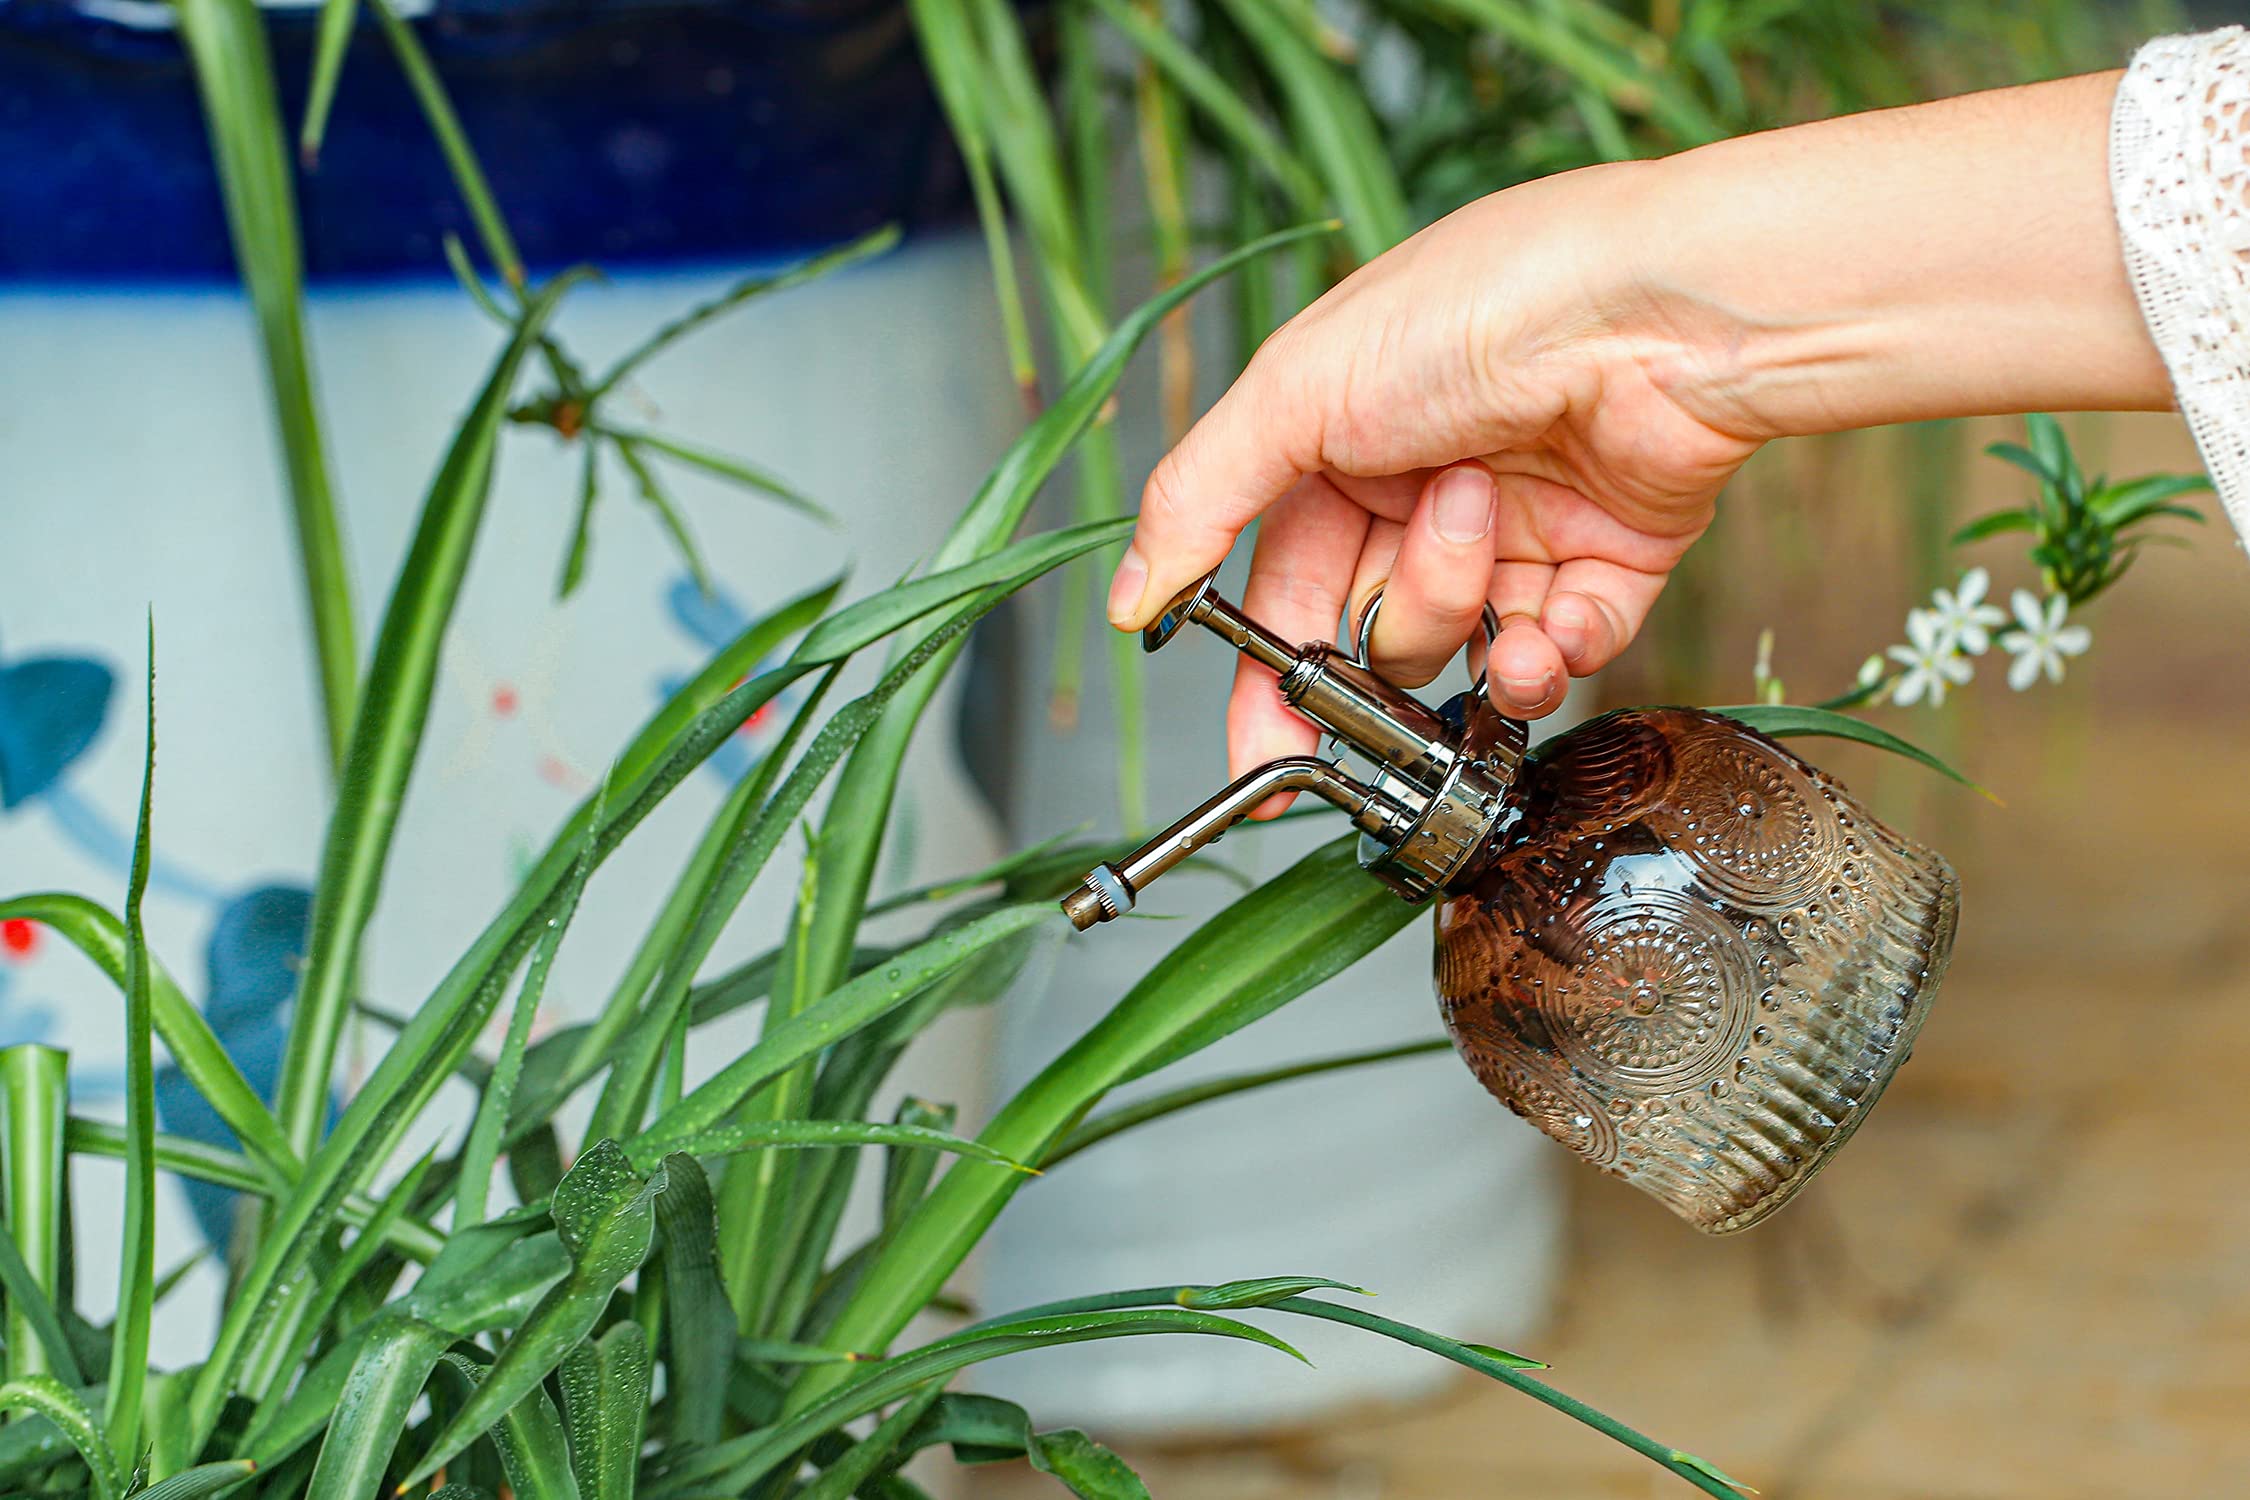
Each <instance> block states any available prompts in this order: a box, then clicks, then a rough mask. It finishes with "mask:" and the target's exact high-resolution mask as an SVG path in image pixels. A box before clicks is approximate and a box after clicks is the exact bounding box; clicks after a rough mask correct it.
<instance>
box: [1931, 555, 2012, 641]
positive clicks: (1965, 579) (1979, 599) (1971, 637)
mask: <svg viewBox="0 0 2250 1500" xmlns="http://www.w3.org/2000/svg"><path fill="white" fill-rule="evenodd" d="M1991 585H1992V575H1991V574H1990V573H1987V572H1986V571H1985V570H1984V569H1982V568H1971V569H1969V571H1968V572H1966V573H1963V574H1962V575H1961V582H1960V584H1959V585H1958V586H1957V587H1955V588H1954V590H1953V591H1952V592H1951V593H1948V592H1947V591H1946V590H1944V589H1938V590H1937V591H1935V592H1934V593H1932V594H1931V595H1930V603H1931V606H1932V608H1931V611H1930V612H1931V613H1932V614H1934V615H1936V616H1937V621H1938V627H1939V629H1940V630H1941V631H1942V632H1943V636H1942V639H1944V640H1946V641H1948V642H1950V643H1951V644H1952V645H1954V646H1957V647H1958V648H1960V649H1961V650H1962V651H1963V652H1965V653H1967V654H1968V655H1970V656H1982V655H1984V653H1985V652H1987V651H1990V650H1991V649H1992V627H1993V626H1995V625H2002V624H2006V623H2007V619H2008V616H2007V614H2006V612H2005V611H2003V610H2002V609H2001V608H2000V607H1999V606H1998V605H1996V604H1987V603H1985V602H1984V591H1985V590H1986V589H1987V588H1989V587H1991Z"/></svg>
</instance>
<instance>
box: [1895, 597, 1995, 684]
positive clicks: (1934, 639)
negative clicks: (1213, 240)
mask: <svg viewBox="0 0 2250 1500" xmlns="http://www.w3.org/2000/svg"><path fill="white" fill-rule="evenodd" d="M1906 639H1907V640H1908V642H1909V643H1910V644H1908V645H1904V646H1893V647H1891V650H1890V657H1891V660H1893V661H1895V662H1897V663H1898V664H1899V665H1900V666H1902V667H1904V668H1905V669H1906V670H1905V671H1903V672H1901V673H1900V674H1899V678H1898V681H1897V682H1896V683H1894V684H1893V685H1892V687H1891V701H1892V702H1893V703H1896V704H1897V705H1898V706H1899V707H1901V708H1911V707H1913V706H1914V705H1915V704H1917V703H1920V702H1921V701H1922V700H1923V699H1925V698H1927V699H1928V700H1929V703H1930V707H1932V708H1936V707H1938V706H1939V705H1940V704H1942V703H1944V702H1945V690H1946V688H1947V687H1948V686H1955V687H1957V686H1959V685H1960V684H1962V683H1964V682H1967V681H1968V680H1969V679H1970V677H1972V676H1974V675H1975V672H1976V669H1975V668H1974V667H1972V666H1970V665H1969V659H1968V658H1967V657H1965V656H1963V655H1962V654H1961V652H1960V650H1959V648H1958V645H1957V643H1956V642H1955V641H1954V640H1953V639H1952V638H1951V637H1950V636H1948V635H1947V634H1946V632H1945V622H1944V621H1943V620H1942V619H1941V618H1940V617H1939V615H1938V613H1937V612H1936V611H1935V610H1929V609H1915V610H1909V611H1907V615H1906Z"/></svg>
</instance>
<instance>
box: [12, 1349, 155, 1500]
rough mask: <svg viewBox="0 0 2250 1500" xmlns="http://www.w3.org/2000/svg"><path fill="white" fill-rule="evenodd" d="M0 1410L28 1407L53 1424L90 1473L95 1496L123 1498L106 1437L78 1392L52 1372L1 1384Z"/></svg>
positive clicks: (121, 1482) (104, 1499)
mask: <svg viewBox="0 0 2250 1500" xmlns="http://www.w3.org/2000/svg"><path fill="white" fill-rule="evenodd" d="M0 1411H27V1412H32V1413H34V1414H36V1415H38V1416H42V1417H45V1418H46V1419H47V1420H48V1421H49V1422H52V1423H53V1424H54V1425H55V1428H56V1430H57V1431H59V1432H60V1433H61V1434H62V1435H63V1437H64V1438H66V1439H68V1440H69V1443H70V1446H71V1447H73V1448H75V1449H77V1450H78V1456H79V1457H80V1458H82V1459H84V1460H85V1461H86V1468H87V1471H88V1472H89V1473H90V1474H91V1475H92V1476H93V1484H94V1500H123V1496H124V1493H125V1477H124V1475H123V1474H122V1473H121V1472H120V1471H119V1469H118V1467H117V1458H116V1455H115V1454H114V1453H112V1452H111V1451H110V1444H109V1441H108V1439H106V1438H105V1437H104V1436H103V1435H102V1429H101V1426H100V1424H98V1423H97V1422H96V1421H95V1420H94V1414H93V1412H91V1411H89V1410H88V1409H87V1406H86V1403H85V1402H84V1401H82V1400H80V1399H79V1396H78V1393H77V1392H76V1391H74V1390H72V1389H71V1388H70V1387H69V1386H67V1385H64V1384H63V1383H62V1382H61V1381H59V1380H57V1379H55V1377H54V1376H52V1375H26V1376H24V1377H23V1378H22V1379H21V1380H11V1381H9V1382H7V1383H6V1384H5V1385H0Z"/></svg>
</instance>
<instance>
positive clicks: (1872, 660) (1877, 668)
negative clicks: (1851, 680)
mask: <svg viewBox="0 0 2250 1500" xmlns="http://www.w3.org/2000/svg"><path fill="white" fill-rule="evenodd" d="M1889 670H1890V669H1889V668H1888V667H1886V666H1884V665H1883V658H1882V655H1881V653H1877V654H1876V655H1874V656H1870V657H1869V658H1867V660H1865V661H1863V662H1861V663H1860V664H1859V677H1858V679H1857V680H1858V682H1859V685H1860V686H1861V687H1863V688H1871V687H1873V686H1874V685H1875V684H1876V683H1878V682H1881V681H1882V680H1883V675H1884V673H1886V672H1888V671H1889Z"/></svg>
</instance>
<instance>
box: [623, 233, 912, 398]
mask: <svg viewBox="0 0 2250 1500" xmlns="http://www.w3.org/2000/svg"><path fill="white" fill-rule="evenodd" d="M898 235H899V232H898V226H897V225H895V224H887V225H885V226H884V227H882V228H881V229H878V230H875V231H874V232H873V233H870V234H863V235H861V236H860V237H859V238H858V239H856V240H853V241H851V242H850V243H848V244H844V245H839V246H837V247H836V248H835V249H833V250H829V251H826V252H824V253H822V254H820V255H816V256H814V257H812V258H811V259H810V260H807V261H803V262H801V263H799V264H797V265H794V266H791V267H789V268H788V269H787V270H785V271H780V272H777V273H775V274H773V275H770V276H768V275H759V276H749V277H745V278H744V279H742V280H741V281H738V282H736V283H735V284H734V285H733V286H731V287H728V288H727V289H726V290H725V291H724V292H721V293H720V294H719V295H718V296H716V297H714V298H712V299H711V300H710V301H708V302H705V303H702V304H700V305H699V306H696V307H693V308H690V309H689V310H688V311H687V312H686V313H684V314H682V315H681V316H680V317H677V318H674V319H673V320H672V321H671V322H669V323H666V324H665V325H664V326H663V327H661V328H659V329H657V330H656V332H654V333H652V334H650V335H649V336H648V337H647V338H646V339H644V340H642V341H641V342H640V343H639V344H636V345H635V346H634V347H633V348H632V349H631V350H630V351H629V352H628V353H626V354H625V355H624V356H623V357H622V358H620V359H619V360H618V361H617V363H616V364H614V365H611V366H610V367H609V370H608V372H607V373H606V374H604V375H603V376H602V377H601V378H600V379H599V380H596V381H595V382H594V384H593V388H592V389H591V390H590V391H589V392H588V393H587V399H588V401H589V403H591V402H594V401H599V400H600V399H601V398H602V397H603V396H606V395H608V394H609V393H610V392H611V391H612V390H614V389H615V388H616V387H617V384H618V382H619V381H621V380H623V379H625V378H626V377H627V376H629V375H631V374H632V373H633V372H634V371H635V370H637V369H639V368H640V367H641V366H642V365H644V364H647V363H648V362H649V361H650V360H651V359H654V358H655V357H656V356H657V355H658V354H661V353H662V352H663V351H664V350H666V349H668V348H670V347H671V346H672V345H673V344H676V343H678V342H679V341H680V340H681V339H683V338H686V337H687V336H688V335H689V334H691V333H693V332H695V330H697V329H698V328H701V327H702V326H703V325H704V324H706V323H709V322H710V321H712V320H713V319H714V318H718V317H721V316H723V315H725V314H727V313H729V312H732V311H733V310H734V309H736V308H738V307H740V306H742V305H743V304H744V303H746V302H751V301H755V300H756V299H758V298H760V297H765V296H770V295H772V294H773V293H775V292H781V291H787V290H788V289H789V288H791V287H795V286H803V285H804V284H805V283H807V282H809V281H818V280H819V279H820V278H821V277H823V276H826V275H828V274H829V273H831V272H834V271H840V270H842V269H843V268H844V267H846V266H849V265H852V264H853V263H855V262H857V261H863V260H867V259H870V258H872V257H874V256H877V255H881V254H883V253H884V252H885V251H888V250H889V249H890V248H891V247H892V246H894V245H896V244H897V243H898Z"/></svg>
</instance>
